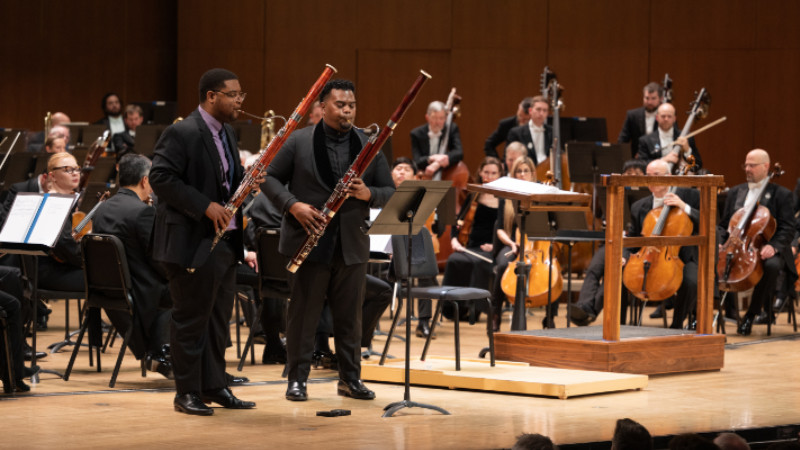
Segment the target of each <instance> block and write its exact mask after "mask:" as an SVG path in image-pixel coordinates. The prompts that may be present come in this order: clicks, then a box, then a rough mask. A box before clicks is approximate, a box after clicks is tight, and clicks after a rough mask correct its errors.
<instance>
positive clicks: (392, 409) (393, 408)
mask: <svg viewBox="0 0 800 450" xmlns="http://www.w3.org/2000/svg"><path fill="white" fill-rule="evenodd" d="M403 408H423V409H432V410H434V411H438V412H440V413H442V414H444V415H445V416H449V415H451V414H450V413H449V412H447V411H446V410H444V409H443V408H439V407H438V406H433V405H426V404H425V403H417V402H412V401H410V400H403V401H399V402H394V403H390V404H388V405H386V407H385V408H383V410H384V411H386V412H385V413H383V415H382V416H381V417H392V416H393V415H394V413H396V412H397V411H400V410H401V409H403Z"/></svg>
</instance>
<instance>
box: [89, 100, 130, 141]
mask: <svg viewBox="0 0 800 450" xmlns="http://www.w3.org/2000/svg"><path fill="white" fill-rule="evenodd" d="M100 108H101V109H102V110H103V118H102V119H100V120H98V121H97V122H95V123H94V124H95V125H105V127H106V128H107V129H108V131H109V132H110V133H111V136H114V135H115V134H117V133H122V132H123V131H125V130H126V129H127V126H126V125H125V121H124V120H123V118H122V98H121V97H120V96H119V95H117V94H115V93H113V92H109V93H107V94H106V95H104V96H103V100H102V101H101V102H100Z"/></svg>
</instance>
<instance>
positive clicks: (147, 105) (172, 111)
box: [131, 101, 178, 125]
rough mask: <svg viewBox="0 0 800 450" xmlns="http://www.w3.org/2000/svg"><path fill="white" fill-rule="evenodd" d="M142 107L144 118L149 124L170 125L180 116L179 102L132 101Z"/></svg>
mask: <svg viewBox="0 0 800 450" xmlns="http://www.w3.org/2000/svg"><path fill="white" fill-rule="evenodd" d="M131 104H133V105H138V106H139V107H140V108H142V119H143V120H144V123H146V124H148V125H153V124H155V125H170V124H171V123H172V121H173V120H175V118H176V117H178V103H177V102H164V101H154V102H132V103H131Z"/></svg>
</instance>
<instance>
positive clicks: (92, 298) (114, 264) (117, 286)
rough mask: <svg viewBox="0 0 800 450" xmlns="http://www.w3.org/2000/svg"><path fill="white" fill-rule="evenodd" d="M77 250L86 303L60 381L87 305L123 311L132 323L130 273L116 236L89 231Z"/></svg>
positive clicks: (121, 351)
mask: <svg viewBox="0 0 800 450" xmlns="http://www.w3.org/2000/svg"><path fill="white" fill-rule="evenodd" d="M81 253H82V258H83V274H84V277H85V280H86V305H85V307H84V318H83V324H82V325H81V329H80V333H79V334H78V341H77V343H76V345H75V349H74V350H73V351H72V357H71V358H70V360H69V366H67V371H66V372H65V373H64V381H67V380H69V375H70V373H71V372H72V366H73V365H74V364H75V358H76V357H77V356H78V350H79V349H80V343H81V341H82V340H83V335H84V334H85V333H86V329H87V328H88V326H89V321H88V317H89V308H105V309H112V310H119V311H127V312H128V313H129V314H130V315H131V323H133V315H134V314H133V308H134V306H133V305H134V301H133V292H132V290H131V275H130V271H129V270H128V260H127V258H126V257H125V247H124V246H123V245H122V241H120V240H119V239H118V238H117V237H116V236H111V235H105V234H89V235H86V236H85V237H84V238H83V239H82V240H81ZM133 328H134V327H133V326H131V327H130V328H128V331H127V332H126V333H125V336H124V337H123V339H122V346H121V347H120V349H119V356H118V357H117V364H116V366H115V367H114V372H113V374H112V375H111V382H110V383H109V384H108V387H112V388H113V387H114V385H115V384H116V382H117V375H118V374H119V369H120V366H121V365H122V358H123V357H124V356H125V350H127V348H128V343H129V342H130V338H131V333H132V331H133ZM97 371H98V372H100V371H101V368H100V352H99V347H98V352H97Z"/></svg>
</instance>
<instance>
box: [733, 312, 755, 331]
mask: <svg viewBox="0 0 800 450" xmlns="http://www.w3.org/2000/svg"><path fill="white" fill-rule="evenodd" d="M754 319H755V316H752V315H750V314H745V316H744V318H743V319H742V323H740V324H739V328H737V329H736V332H737V333H739V334H741V335H742V336H750V333H751V332H752V331H753V321H754Z"/></svg>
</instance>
